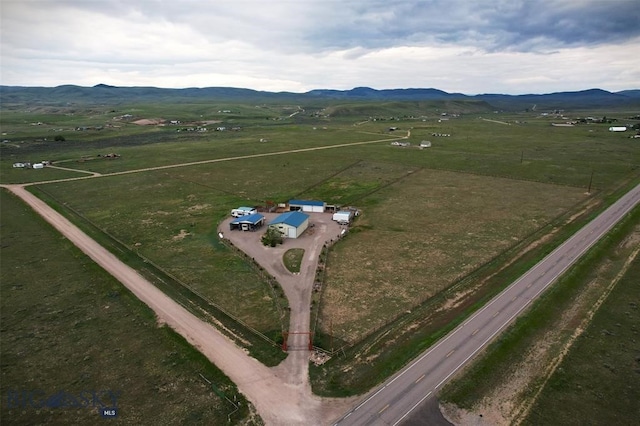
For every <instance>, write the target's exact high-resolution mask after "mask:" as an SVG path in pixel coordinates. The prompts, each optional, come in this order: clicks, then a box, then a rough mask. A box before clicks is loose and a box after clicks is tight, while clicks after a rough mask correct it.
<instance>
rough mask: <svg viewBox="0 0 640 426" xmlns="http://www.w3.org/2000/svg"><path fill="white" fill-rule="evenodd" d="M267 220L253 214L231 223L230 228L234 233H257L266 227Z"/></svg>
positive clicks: (257, 214) (258, 214)
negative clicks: (256, 231) (236, 230)
mask: <svg viewBox="0 0 640 426" xmlns="http://www.w3.org/2000/svg"><path fill="white" fill-rule="evenodd" d="M264 222H265V219H264V216H262V215H261V214H260V213H255V214H251V215H248V216H241V217H238V218H236V219H233V220H232V221H231V222H230V223H229V228H230V229H231V230H232V231H233V230H235V229H238V230H240V231H255V230H256V229H259V228H261V227H262V225H264Z"/></svg>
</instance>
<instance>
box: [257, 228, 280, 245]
mask: <svg viewBox="0 0 640 426" xmlns="http://www.w3.org/2000/svg"><path fill="white" fill-rule="evenodd" d="M282 242H283V238H282V233H281V232H280V231H278V230H277V229H276V228H267V232H265V233H264V235H263V236H262V244H264V245H265V246H270V247H275V246H276V245H278V244H282Z"/></svg>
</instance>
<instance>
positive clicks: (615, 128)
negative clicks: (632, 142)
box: [609, 126, 627, 132]
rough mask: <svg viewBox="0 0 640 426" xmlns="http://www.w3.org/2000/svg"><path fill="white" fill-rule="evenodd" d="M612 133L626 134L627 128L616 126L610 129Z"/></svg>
mask: <svg viewBox="0 0 640 426" xmlns="http://www.w3.org/2000/svg"><path fill="white" fill-rule="evenodd" d="M609 131H610V132H626V131H627V128H626V127H625V126H614V127H609Z"/></svg>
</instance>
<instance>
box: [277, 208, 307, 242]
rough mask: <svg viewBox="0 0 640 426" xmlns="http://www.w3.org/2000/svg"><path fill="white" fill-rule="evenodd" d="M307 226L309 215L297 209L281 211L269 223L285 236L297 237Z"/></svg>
mask: <svg viewBox="0 0 640 426" xmlns="http://www.w3.org/2000/svg"><path fill="white" fill-rule="evenodd" d="M308 226H309V215H308V214H304V213H301V212H299V211H293V212H287V213H282V214H281V215H279V216H278V217H276V218H275V219H273V220H272V221H271V222H270V223H269V228H275V229H277V230H278V231H280V233H281V234H282V236H284V237H286V238H298V237H299V236H300V235H302V233H303V232H304V231H305V229H307V227H308Z"/></svg>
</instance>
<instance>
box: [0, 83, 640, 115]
mask: <svg viewBox="0 0 640 426" xmlns="http://www.w3.org/2000/svg"><path fill="white" fill-rule="evenodd" d="M210 100H221V101H234V102H265V103H268V102H299V103H305V102H318V101H326V102H327V103H330V102H331V101H334V100H340V101H349V102H351V101H354V102H359V101H389V102H391V101H415V102H424V101H476V102H482V103H483V104H485V103H486V104H488V105H489V106H490V107H491V108H494V109H496V110H510V111H518V110H526V109H534V108H535V109H539V110H541V109H545V110H549V109H574V110H575V109H595V108H628V107H632V108H636V107H640V90H637V89H634V90H624V91H621V92H616V93H613V92H608V91H606V90H601V89H589V90H583V91H577V92H558V93H549V94H528V95H504V94H481V95H475V96H469V95H464V94H462V93H447V92H444V91H442V90H438V89H433V88H412V89H384V90H376V89H372V88H370V87H356V88H354V89H350V90H332V89H317V90H311V91H309V92H306V93H291V92H263V91H257V90H252V89H241V88H234V87H205V88H195V87H193V88H186V89H162V88H157V87H116V86H109V85H106V84H98V85H96V86H93V87H82V86H74V85H63V86H57V87H21V86H0V104H1V105H2V106H3V107H9V106H11V105H25V104H30V105H73V104H113V105H117V104H124V103H135V102H199V101H210Z"/></svg>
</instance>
